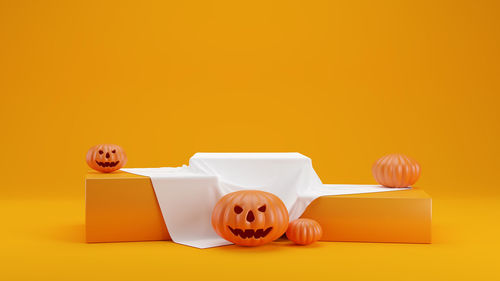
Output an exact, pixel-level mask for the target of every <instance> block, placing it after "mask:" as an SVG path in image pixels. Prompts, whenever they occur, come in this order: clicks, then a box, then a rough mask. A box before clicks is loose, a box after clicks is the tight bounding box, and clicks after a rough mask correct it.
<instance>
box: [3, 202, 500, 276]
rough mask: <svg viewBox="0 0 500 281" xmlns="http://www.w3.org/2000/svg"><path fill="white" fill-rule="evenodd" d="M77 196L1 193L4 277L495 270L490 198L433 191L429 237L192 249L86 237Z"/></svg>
mask: <svg viewBox="0 0 500 281" xmlns="http://www.w3.org/2000/svg"><path fill="white" fill-rule="evenodd" d="M83 203H84V202H83V200H46V201H44V200H24V201H23V200H7V201H6V200H3V201H0V214H1V219H2V225H3V226H2V228H1V229H2V230H1V231H0V233H1V234H0V239H2V240H3V242H2V247H0V248H1V249H0V256H1V260H0V268H1V273H0V276H1V278H0V279H2V280H35V279H37V280H40V279H41V280H44V279H47V280H49V279H50V280H80V279H81V280H179V279H172V278H174V277H177V278H192V279H198V280H212V279H215V278H217V279H220V280H233V281H241V280H252V281H256V280H268V279H275V280H281V279H282V278H287V279H291V278H294V279H297V280H311V278H314V277H317V278H316V279H317V280H320V278H326V277H328V278H331V279H335V280H359V279H364V280H374V279H375V280H377V279H383V280H457V279H461V280H481V279H490V280H492V279H495V278H500V273H499V267H498V261H499V260H498V253H499V252H500V242H499V239H500V235H499V234H500V232H499V229H500V227H499V221H500V220H499V218H500V208H498V203H499V200H498V198H489V199H474V198H472V199H471V198H469V199H460V198H455V199H446V200H444V199H440V198H434V202H433V205H434V210H433V211H434V217H433V231H434V232H433V234H434V237H433V241H434V243H433V244H431V245H410V244H378V243H336V242H321V243H317V244H315V245H313V246H309V247H301V246H294V245H292V244H290V242H288V241H287V240H281V241H278V242H274V243H272V244H270V245H266V246H262V247H259V248H242V247H237V246H227V247H219V248H212V249H205V250H199V249H195V248H190V247H186V246H181V245H177V244H174V243H172V242H131V243H102V244H86V243H85V242H84V237H83V235H84V224H83V222H84V216H83V215H84V212H83V211H84V209H83V207H84V205H83Z"/></svg>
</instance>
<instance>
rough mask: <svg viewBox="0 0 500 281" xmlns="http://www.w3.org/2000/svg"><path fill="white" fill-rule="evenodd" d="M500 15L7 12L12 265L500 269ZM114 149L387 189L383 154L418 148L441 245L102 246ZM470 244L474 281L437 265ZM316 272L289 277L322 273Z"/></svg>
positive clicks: (137, 163)
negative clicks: (92, 194) (296, 158)
mask: <svg viewBox="0 0 500 281" xmlns="http://www.w3.org/2000/svg"><path fill="white" fill-rule="evenodd" d="M499 11H500V4H499V2H498V1H356V0H355V1H153V2H150V1H8V0H0V66H1V67H0V95H1V100H0V118H1V120H2V121H3V122H2V126H1V132H2V137H1V138H0V144H1V146H2V148H3V149H2V161H0V168H1V171H2V182H1V184H0V188H1V189H0V198H1V201H0V202H3V203H2V213H4V214H2V216H5V217H6V219H5V221H7V222H8V223H9V224H8V225H7V226H6V228H7V229H9V230H10V231H11V232H7V233H6V234H2V235H3V236H1V237H3V240H6V241H10V242H11V243H10V244H9V245H11V246H10V248H9V249H8V250H7V252H4V253H3V254H5V253H8V257H9V258H8V260H9V261H11V262H10V263H9V265H10V266H9V268H10V269H9V271H8V273H12V277H13V276H18V275H16V274H18V272H19V271H16V270H17V269H18V268H17V267H16V266H19V267H20V269H19V270H20V271H23V270H22V269H21V268H23V267H21V264H24V265H23V266H24V268H25V267H26V266H29V267H34V268H38V271H36V270H35V271H34V272H43V273H44V274H46V275H47V276H52V277H54V276H53V275H52V274H51V273H50V271H47V268H50V266H48V263H49V261H50V260H52V261H54V262H56V263H58V262H60V263H62V264H63V265H62V266H63V267H65V268H71V269H72V270H76V271H77V270H79V269H80V270H85V268H87V270H89V271H88V272H98V271H100V272H103V271H105V270H106V269H107V270H110V271H109V272H108V273H109V276H108V274H104V275H100V276H104V277H108V278H109V277H110V276H115V277H116V276H119V275H113V274H115V273H116V274H124V276H123V278H126V276H136V277H138V276H141V275H140V274H141V273H140V272H156V273H159V272H161V268H156V267H154V265H158V266H160V264H158V263H159V260H161V259H162V258H164V257H165V256H169V257H171V255H170V254H169V251H170V252H171V253H176V255H178V256H179V259H172V258H169V259H168V261H165V263H174V264H175V263H177V264H176V266H175V268H183V269H184V270H190V268H191V267H192V266H190V265H189V262H191V263H193V264H194V265H195V266H201V267H203V264H204V263H205V262H207V263H208V265H207V266H206V267H205V268H204V269H203V270H201V272H202V273H203V272H211V270H212V269H213V270H215V269H216V268H217V267H218V266H219V265H216V264H217V263H216V261H217V259H216V258H215V259H214V258H212V257H216V254H218V255H219V258H220V260H221V261H223V262H224V263H227V264H231V263H233V266H236V264H238V263H237V260H234V259H235V258H234V256H233V255H236V256H238V259H241V261H246V262H249V263H251V264H254V265H255V266H256V267H261V271H262V272H263V274H264V273H265V274H268V276H279V274H278V273H277V272H276V271H275V270H276V269H277V268H276V267H273V266H270V265H266V264H264V263H263V262H260V261H259V260H258V258H259V257H264V258H263V261H272V260H275V259H281V260H285V261H286V262H283V263H282V264H281V265H283V266H285V265H289V264H294V265H296V266H298V267H300V264H301V263H302V262H306V263H307V262H308V263H309V264H308V265H309V267H308V268H309V269H310V270H311V271H312V270H317V272H321V273H325V272H326V271H325V269H324V268H325V267H329V266H330V267H331V265H328V263H327V262H326V261H325V260H323V259H321V257H325V258H327V259H328V260H331V261H332V262H334V263H336V264H337V265H338V267H339V268H338V269H337V270H338V271H337V273H335V272H332V273H331V276H332V277H335V276H337V277H339V275H338V274H340V275H341V276H343V277H342V278H341V279H343V280H347V279H349V276H351V277H352V276H354V277H362V276H364V275H362V274H363V273H361V272H355V273H353V272H352V271H351V270H353V269H355V268H357V266H355V263H356V262H358V261H361V262H365V263H369V265H368V267H367V268H368V269H369V273H370V274H371V275H370V274H368V273H366V274H367V275H366V276H377V272H378V273H379V275H380V277H384V276H387V274H389V276H392V275H390V274H393V275H394V276H393V277H397V276H400V277H401V276H403V275H401V274H402V273H403V272H407V271H406V270H409V271H411V270H413V271H415V272H416V273H415V272H413V273H412V274H413V275H412V274H410V275H411V276H417V277H418V278H427V279H428V278H430V277H432V276H434V277H437V276H440V277H444V276H447V275H446V273H450V274H451V273H454V274H456V275H457V276H466V277H467V276H468V275H467V272H481V273H482V274H491V272H489V271H488V270H487V268H490V267H487V266H486V265H485V263H487V262H488V261H489V257H488V254H487V253H489V250H488V249H491V248H490V247H492V245H493V246H495V247H496V249H497V250H498V249H499V247H498V240H495V239H498V235H496V234H498V232H499V230H498V226H494V227H496V228H494V229H491V227H492V224H495V225H496V224H497V223H496V222H497V221H498V217H497V216H496V215H498V214H499V211H498V207H497V206H498V205H497V204H498V198H499V197H500V193H499V192H498V189H499V185H498V182H497V178H498V173H499V171H500V161H499V157H500V149H499V145H498V144H499V142H500V126H499V122H500V116H499V108H500V83H499V75H500V20H499V19H500V13H499ZM103 142H110V143H117V144H119V145H121V146H122V147H123V148H124V149H125V150H126V152H127V154H128V157H129V162H128V164H127V167H157V166H178V165H182V164H186V163H187V161H188V159H189V157H190V156H191V155H192V154H193V153H195V152H212V151H215V152H228V151H248V152H255V151H264V152H267V151H294V152H295V151H296V152H300V153H303V154H305V155H307V156H309V157H311V158H312V160H313V164H314V167H315V169H316V171H317V172H318V174H319V175H320V177H321V178H322V180H323V182H325V183H374V180H373V178H372V176H371V170H370V169H371V165H372V163H373V162H374V161H375V160H376V159H377V158H378V157H381V156H382V155H384V154H386V153H390V152H401V153H405V154H407V155H409V156H412V157H413V158H415V159H417V160H418V161H419V162H420V163H421V165H422V168H423V174H422V177H421V179H420V180H419V182H418V185H419V186H420V187H422V188H424V189H425V190H427V191H428V193H430V194H431V195H432V196H434V198H435V201H434V207H435V226H436V229H435V231H434V233H435V242H436V243H435V244H433V245H428V246H425V247H424V246H415V245H413V246H412V245H383V244H376V245H373V244H356V243H332V244H328V245H326V244H324V243H320V244H318V245H320V246H318V247H319V248H318V249H317V248H310V249H306V250H303V251H302V249H301V250H299V249H296V248H287V249H288V250H280V251H274V250H273V249H276V248H280V247H274V246H269V247H270V248H265V249H267V250H269V252H270V254H268V253H266V251H265V250H264V251H263V252H259V251H257V250H250V252H251V253H252V254H249V255H247V256H245V255H244V254H242V253H241V251H240V250H238V249H237V248H236V249H234V250H227V249H228V248H227V247H226V250H222V249H215V250H207V251H195V250H193V249H189V248H188V249H186V247H182V246H177V245H170V244H169V245H168V246H165V243H166V242H163V243H162V242H158V243H156V242H154V243H149V244H147V243H136V244H133V245H132V244H113V245H86V244H83V243H82V239H81V233H82V229H81V228H82V222H83V214H82V212H83V204H82V200H83V196H84V182H83V177H84V174H85V172H86V171H87V166H86V164H85V153H86V151H87V149H88V148H89V147H90V146H92V145H94V144H97V143H103ZM6 214H7V215H6ZM495 218H496V219H495ZM494 222H495V223H494ZM475 229H477V230H478V229H481V230H480V231H479V230H478V232H480V233H481V235H483V236H479V235H478V234H479V233H476V232H475ZM484 233H486V234H484ZM495 233H496V234H495ZM40 237H41V238H40ZM68 237H73V238H74V239H73V238H68ZM488 237H490V238H491V240H488ZM493 237H495V238H493ZM44 239H45V240H44ZM485 239H486V240H485ZM26 241H29V242H26ZM450 241H454V242H453V243H458V244H456V245H455V246H452V245H450V243H451V244H453V243H452V242H450ZM460 243H462V244H460ZM474 243H483V244H484V245H483V244H481V245H482V247H483V248H480V249H482V250H478V248H477V247H473V246H472V245H475V244H474ZM140 245H142V246H140ZM330 245H333V246H330ZM33 247H34V248H33ZM67 247H69V248H67ZM158 247H159V248H158ZM285 248H286V247H285ZM33 249H38V250H36V252H37V253H38V252H41V253H42V254H40V253H39V254H34V252H35V250H33ZM54 249H56V250H54ZM230 249H232V248H230ZM460 250H464V251H465V252H467V251H469V252H467V255H465V254H464V257H466V259H468V258H470V257H471V256H475V257H477V256H481V257H482V258H483V259H484V260H481V262H478V263H476V264H473V265H472V267H471V268H470V271H468V270H466V269H467V268H466V266H458V268H461V271H460V273H457V272H456V270H455V269H456V266H455V265H454V264H453V263H449V264H448V267H444V268H442V269H443V271H441V270H440V267H436V266H437V265H435V264H438V263H440V262H443V260H447V259H448V260H452V261H453V262H459V258H458V257H459V256H457V254H458V253H459V252H460ZM78 251H80V252H78ZM104 251H106V253H105V254H104V253H103V252H104ZM190 251H194V252H192V253H191V252H190ZM315 251H316V252H315ZM439 251H441V252H439ZM20 253H23V254H20ZM76 253H80V254H81V256H82V257H77V254H76ZM210 253H214V254H213V256H211V254H210ZM257 253H258V255H260V256H257ZM360 253H363V254H360ZM193 254H194V260H193V259H192V257H193ZM0 255H2V254H0ZM47 255H48V256H47ZM266 255H267V256H266ZM13 256H14V258H12V257H13ZM307 256H310V257H311V258H307V261H304V260H303V259H305V257H307ZM47 257H50V258H47ZM125 257H130V259H127V258H125ZM139 257H142V258H141V259H139ZM285 257H286V258H285ZM356 257H360V259H361V260H357V259H356ZM380 257H382V258H380ZM16 258H19V264H17V263H16V261H17V260H16ZM23 258H24V259H23ZM384 258H385V260H387V261H391V262H395V263H396V265H397V266H399V267H397V268H396V269H391V268H388V267H387V265H385V263H383V261H384ZM433 258H435V260H436V262H435V263H432V262H430V260H432V259H433ZM144 259H145V260H146V261H145V260H144ZM254 259H256V261H255V262H254V263H252V261H253V260H254ZM89 260H95V261H96V264H97V265H96V264H94V263H92V262H89ZM208 260H210V261H208ZM374 260H380V261H379V264H378V266H379V267H377V264H371V263H372V262H373V261H374ZM12 261H14V262H12ZM22 261H23V262H22ZM116 261H119V262H116ZM147 261H149V263H148V262H147ZM406 261H412V262H414V265H413V266H412V267H410V266H409V265H408V264H407V263H406ZM460 261H461V260H460ZM106 262H109V263H110V264H109V265H108V266H104V265H103V263H104V264H106ZM114 262H116V263H114ZM26 263H27V265H26ZM119 264H128V265H127V267H128V269H127V270H128V271H127V270H125V269H122V270H120V269H119V268H121V267H120V266H119ZM313 264H315V265H317V266H314V265H313ZM79 265H80V266H81V267H80V266H79ZM134 265H136V266H137V267H139V268H141V270H139V271H133V269H131V268H134ZM141 266H142V267H141ZM220 266H223V265H220ZM469 266H471V265H469ZM424 267H426V268H427V270H426V271H421V272H420V271H419V270H423V268H424ZM306 268H307V267H306ZM320 268H321V269H320ZM380 268H382V269H380ZM92 269H94V271H92ZM136 269H137V268H136ZM231 270H236V269H231ZM329 270H330V269H329ZM377 270H379V271H377ZM490 271H491V268H490ZM16 272H17V273H16ZM23 272H24V271H23ZM30 272H31V271H30ZM63 272H64V271H63ZM72 272H73V271H69V270H68V272H66V273H67V274H73V273H72ZM110 272H113V274H112V273H110ZM133 272H135V274H138V275H134V273H133ZM228 272H232V273H234V274H237V272H233V271H228ZM301 272H302V273H301V274H302V275H300V274H298V273H297V272H293V271H292V272H289V274H290V276H308V275H307V274H308V271H301ZM349 272H350V273H349ZM419 272H420V273H419ZM30 274H31V273H30ZM32 274H34V273H32ZM89 274H90V273H89ZM96 274H97V273H96ZM297 274H298V275H297ZM325 274H326V273H325ZM349 274H354V275H349ZM359 274H361V275H359ZM415 274H417V275H415ZM418 274H420V275H418ZM436 274H437V275H436ZM439 274H440V275H439ZM497 274H498V272H497ZM97 275H99V274H97ZM257 275H258V274H257ZM84 276H86V275H84ZM151 276H153V275H151ZM223 276H226V275H223ZM223 276H221V277H223ZM285 276H286V274H285ZM404 276H405V277H408V276H409V275H404ZM472 276H473V275H472V273H471V276H470V277H472ZM485 276H487V275H485ZM18 277H19V276H18ZM87 277H90V276H87ZM227 277H231V274H229V273H228V274H227ZM253 277H255V276H253ZM354 277H353V278H354ZM417 277H415V278H417ZM339 278H340V277H339ZM94 279H95V278H94ZM242 279H245V278H244V277H242ZM250 279H252V278H250ZM122 280H124V279H122ZM252 280H254V279H252ZM339 280H340V279H339Z"/></svg>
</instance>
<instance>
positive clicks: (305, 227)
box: [286, 219, 323, 245]
mask: <svg viewBox="0 0 500 281" xmlns="http://www.w3.org/2000/svg"><path fill="white" fill-rule="evenodd" d="M322 235H323V230H322V228H321V225H319V223H318V222H317V221H315V220H312V219H296V220H294V221H292V222H290V224H288V229H287V231H286V237H287V238H288V239H290V240H291V241H293V242H294V243H295V244H299V245H309V244H311V243H314V242H316V241H318V240H319V239H321V236H322Z"/></svg>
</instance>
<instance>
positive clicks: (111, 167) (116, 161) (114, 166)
mask: <svg viewBox="0 0 500 281" xmlns="http://www.w3.org/2000/svg"><path fill="white" fill-rule="evenodd" d="M86 160H87V164H88V165H89V167H90V168H92V169H94V170H96V171H99V172H103V173H110V172H113V171H116V170H118V169H120V168H122V167H123V166H125V164H126V163H127V154H125V151H124V150H123V148H121V147H120V146H119V145H116V144H98V145H95V146H93V147H91V148H90V149H89V150H88V151H87V157H86Z"/></svg>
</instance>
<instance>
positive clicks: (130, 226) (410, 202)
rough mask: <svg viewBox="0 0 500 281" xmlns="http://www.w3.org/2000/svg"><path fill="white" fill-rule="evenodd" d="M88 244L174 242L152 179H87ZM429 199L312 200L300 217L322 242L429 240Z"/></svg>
mask: <svg viewBox="0 0 500 281" xmlns="http://www.w3.org/2000/svg"><path fill="white" fill-rule="evenodd" d="M85 187H86V188H85V189H86V190H85V191H86V198H85V199H86V200H85V214H86V217H85V220H86V241H87V242H120V241H152V240H171V239H170V235H169V234H168V230H167V228H166V226H165V222H164V220H163V216H162V214H161V210H160V207H159V205H158V201H157V200H156V196H155V193H154V190H153V186H152V184H151V179H150V178H149V177H145V176H139V175H134V174H130V173H126V172H122V171H116V172H113V173H109V174H102V173H98V172H93V171H91V172H89V173H88V174H87V176H86V177H85ZM431 204H432V203H431V198H430V197H429V196H428V195H427V194H426V193H425V192H424V191H423V190H421V189H415V188H414V189H411V190H404V191H389V192H379V193H365V194H355V195H337V196H324V197H320V198H318V199H316V200H314V201H313V202H312V203H311V204H310V205H309V206H308V207H307V209H306V211H305V212H304V214H303V215H302V217H304V218H311V219H314V220H316V221H318V222H319V223H320V224H321V226H322V228H323V238H322V239H321V240H323V241H360V242H361V241H362V242H399V243H430V242H431V216H432V214H431V208H432V207H431Z"/></svg>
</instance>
